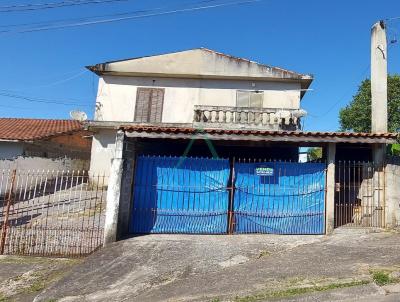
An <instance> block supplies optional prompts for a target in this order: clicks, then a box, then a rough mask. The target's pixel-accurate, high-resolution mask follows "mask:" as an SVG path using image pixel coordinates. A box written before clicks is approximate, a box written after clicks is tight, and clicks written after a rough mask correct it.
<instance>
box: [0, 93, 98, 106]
mask: <svg viewBox="0 0 400 302" xmlns="http://www.w3.org/2000/svg"><path fill="white" fill-rule="evenodd" d="M0 96H4V97H9V98H13V99H21V100H24V101H28V102H33V103H44V104H57V105H67V106H70V105H78V106H87V107H92V105H90V104H87V103H86V104H85V103H76V102H79V101H77V100H72V99H71V101H73V102H67V101H63V100H56V99H45V98H37V97H30V96H24V95H19V94H15V93H14V92H12V91H7V90H0Z"/></svg>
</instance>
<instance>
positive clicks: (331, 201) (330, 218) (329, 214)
mask: <svg viewBox="0 0 400 302" xmlns="http://www.w3.org/2000/svg"><path fill="white" fill-rule="evenodd" d="M327 149H328V150H327V151H328V152H327V171H326V196H325V198H326V202H325V205H326V207H325V213H326V214H325V234H331V233H332V232H333V229H334V227H335V157H336V144H335V143H329V144H328V148H327Z"/></svg>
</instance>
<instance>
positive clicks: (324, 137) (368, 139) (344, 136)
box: [119, 125, 398, 144]
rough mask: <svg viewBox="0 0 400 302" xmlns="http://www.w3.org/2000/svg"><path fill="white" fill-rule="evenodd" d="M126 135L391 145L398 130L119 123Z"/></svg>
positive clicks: (159, 137) (396, 136) (394, 141)
mask: <svg viewBox="0 0 400 302" xmlns="http://www.w3.org/2000/svg"><path fill="white" fill-rule="evenodd" d="M119 129H121V130H123V131H125V133H126V135H127V136H128V137H137V138H158V139H161V138H166V139H192V138H197V139H211V140H229V141H270V142H290V143H353V144H393V143H396V142H397V138H398V134H397V133H357V132H310V131H266V130H249V129H242V130H233V129H196V128H191V127H167V126H145V125H121V126H120V127H119Z"/></svg>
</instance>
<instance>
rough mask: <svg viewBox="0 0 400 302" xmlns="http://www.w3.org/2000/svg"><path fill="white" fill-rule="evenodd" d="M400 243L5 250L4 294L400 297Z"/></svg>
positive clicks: (209, 240) (251, 238)
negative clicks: (82, 253) (62, 254)
mask: <svg viewBox="0 0 400 302" xmlns="http://www.w3.org/2000/svg"><path fill="white" fill-rule="evenodd" d="M399 251H400V234H399V233H398V232H395V231H386V232H370V231H364V230H338V231H336V232H335V234H334V235H332V236H277V235H235V236H190V235H149V236H140V237H134V238H130V239H127V240H124V241H121V242H118V243H115V244H113V245H111V246H109V247H107V248H104V249H102V250H100V251H98V252H96V253H95V254H93V255H91V256H89V257H88V258H86V259H85V260H83V261H82V262H77V261H72V260H64V259H45V258H24V259H27V260H26V261H25V264H21V265H20V266H19V263H17V265H16V266H15V267H16V269H14V268H13V265H14V264H13V263H12V262H13V260H12V259H20V258H12V257H4V258H1V260H0V261H3V262H0V265H1V268H2V269H1V273H0V293H1V294H2V295H3V300H1V298H0V301H32V297H34V296H35V295H37V297H36V298H35V299H34V301H44V302H49V301H107V302H109V301H141V302H142V301H143V302H146V301H151V302H153V301H209V302H222V301H234V302H252V301H270V300H273V301H293V302H294V301H298V302H299V301H304V302H306V301H385V302H386V301H387V302H389V301H400V294H399V293H400V285H399V283H400V253H399ZM7 259H11V260H9V261H8V260H7ZM30 259H33V260H32V262H33V263H30V261H31V260H30ZM4 261H5V262H4ZM7 261H8V262H9V263H8V264H7V265H8V268H7V266H4V263H6V262H7ZM16 262H18V261H16ZM4 267H5V268H6V269H5V270H4V269H3V268H4ZM69 270H70V272H69ZM7 271H8V272H7ZM27 272H31V273H28V274H27ZM35 272H37V274H38V275H41V276H42V277H41V278H39V280H42V281H40V282H33V283H32V282H31V281H30V278H31V277H30V276H31V275H33V276H36V274H35ZM26 274H27V276H26ZM21 276H22V277H21ZM15 279H16V280H17V282H19V281H20V280H21V279H22V282H21V283H19V284H24V285H23V286H22V285H19V286H17V287H19V292H18V291H14V292H13V291H12V289H13V288H15V286H14V287H13V282H10V280H15ZM24 280H25V281H26V280H28V281H26V282H25V281H24ZM14 282H15V281H14ZM36 283H40V285H41V286H32V284H34V285H35V284H36ZM28 284H31V285H30V286H29V285H28ZM32 287H33V288H34V289H36V288H37V289H38V290H37V291H34V290H33V289H32ZM22 288H24V290H22ZM40 291H42V292H41V293H40V294H39V292H40ZM24 295H25V296H24ZM0 297H1V296H0ZM7 299H8V300H7ZM24 299H25V300H24ZM29 299H31V300H29Z"/></svg>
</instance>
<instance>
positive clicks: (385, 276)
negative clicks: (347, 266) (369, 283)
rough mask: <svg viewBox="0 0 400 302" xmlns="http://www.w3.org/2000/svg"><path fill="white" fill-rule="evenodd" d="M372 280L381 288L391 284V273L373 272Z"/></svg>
mask: <svg viewBox="0 0 400 302" xmlns="http://www.w3.org/2000/svg"><path fill="white" fill-rule="evenodd" d="M372 279H373V280H374V282H375V283H376V284H378V285H380V286H382V285H386V284H389V283H391V282H390V277H389V273H388V272H384V271H375V272H372Z"/></svg>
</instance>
